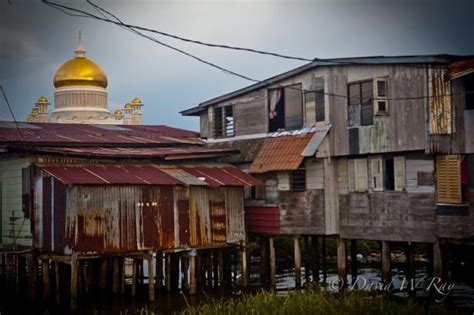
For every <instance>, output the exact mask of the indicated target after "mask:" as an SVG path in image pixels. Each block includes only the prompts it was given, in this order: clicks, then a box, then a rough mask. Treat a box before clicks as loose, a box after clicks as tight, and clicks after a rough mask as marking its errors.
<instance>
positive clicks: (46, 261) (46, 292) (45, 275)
mask: <svg viewBox="0 0 474 315" xmlns="http://www.w3.org/2000/svg"><path fill="white" fill-rule="evenodd" d="M42 265H43V298H44V299H45V300H46V301H47V300H49V297H50V293H51V286H50V284H49V259H43V260H42Z"/></svg>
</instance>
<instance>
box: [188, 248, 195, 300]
mask: <svg viewBox="0 0 474 315" xmlns="http://www.w3.org/2000/svg"><path fill="white" fill-rule="evenodd" d="M189 294H191V295H194V294H196V256H190V257H189Z"/></svg>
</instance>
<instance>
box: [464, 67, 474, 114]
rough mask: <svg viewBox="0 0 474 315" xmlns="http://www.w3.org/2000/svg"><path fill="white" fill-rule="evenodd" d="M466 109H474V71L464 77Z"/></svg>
mask: <svg viewBox="0 0 474 315" xmlns="http://www.w3.org/2000/svg"><path fill="white" fill-rule="evenodd" d="M463 80H464V93H465V102H466V105H465V107H464V108H465V109H468V110H471V109H474V73H471V74H469V75H467V76H465V77H464V79H463Z"/></svg>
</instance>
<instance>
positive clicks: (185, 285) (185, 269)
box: [181, 255, 189, 291]
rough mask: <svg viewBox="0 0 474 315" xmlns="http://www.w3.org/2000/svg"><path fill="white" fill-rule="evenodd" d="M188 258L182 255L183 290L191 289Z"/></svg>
mask: <svg viewBox="0 0 474 315" xmlns="http://www.w3.org/2000/svg"><path fill="white" fill-rule="evenodd" d="M188 265H189V264H188V258H187V257H186V256H184V255H181V274H182V275H183V281H182V282H181V284H182V285H181V286H182V288H181V289H182V290H183V291H189V278H188V267H189V266H188Z"/></svg>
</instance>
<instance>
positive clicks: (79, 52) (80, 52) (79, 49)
mask: <svg viewBox="0 0 474 315" xmlns="http://www.w3.org/2000/svg"><path fill="white" fill-rule="evenodd" d="M74 52H75V53H76V57H85V56H86V49H85V48H84V44H83V43H82V34H81V30H79V38H78V39H77V46H76V50H74Z"/></svg>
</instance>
